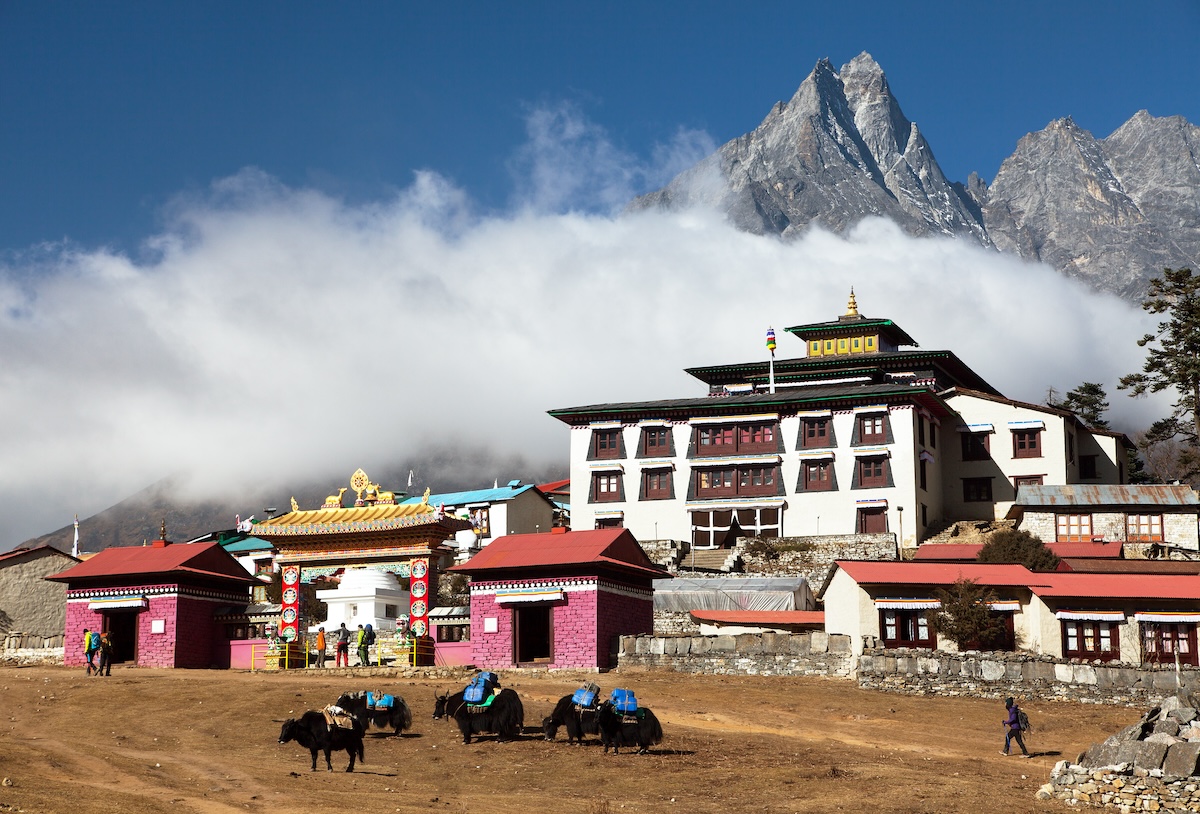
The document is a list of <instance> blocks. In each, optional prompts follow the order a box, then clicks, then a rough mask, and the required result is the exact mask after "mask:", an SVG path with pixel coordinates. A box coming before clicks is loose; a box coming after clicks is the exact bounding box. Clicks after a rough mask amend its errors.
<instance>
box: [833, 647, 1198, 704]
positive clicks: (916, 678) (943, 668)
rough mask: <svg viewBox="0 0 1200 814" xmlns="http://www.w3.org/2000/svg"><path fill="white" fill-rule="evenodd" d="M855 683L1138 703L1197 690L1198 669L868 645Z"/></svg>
mask: <svg viewBox="0 0 1200 814" xmlns="http://www.w3.org/2000/svg"><path fill="white" fill-rule="evenodd" d="M857 678H858V684H859V686H860V687H864V688H869V689H877V690H885V691H889V692H899V693H905V694H909V695H972V696H976V697H980V698H1004V697H1007V696H1010V695H1014V696H1018V697H1020V698H1036V699H1041V700H1050V701H1082V702H1085V703H1095V704H1126V705H1131V706H1145V705H1148V704H1150V703H1154V702H1156V701H1157V700H1159V699H1161V698H1164V697H1166V696H1168V695H1171V694H1173V693H1175V692H1176V691H1178V690H1179V689H1183V690H1185V691H1188V692H1196V691H1198V690H1200V670H1197V669H1196V668H1195V667H1184V668H1182V669H1181V670H1180V671H1179V672H1178V673H1176V671H1175V667H1174V665H1172V666H1170V667H1167V666H1163V667H1161V668H1159V667H1147V666H1139V667H1135V666H1132V665H1127V664H1112V663H1108V664H1106V663H1103V662H1081V661H1079V660H1069V661H1068V660H1064V659H1056V658H1053V657H1050V656H1036V655H1032V654H1028V653H1002V652H995V653H978V652H966V653H949V652H945V651H941V650H907V649H900V650H874V651H869V652H867V653H864V654H863V655H862V656H859V658H858V672H857Z"/></svg>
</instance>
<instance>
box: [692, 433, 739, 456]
mask: <svg viewBox="0 0 1200 814" xmlns="http://www.w3.org/2000/svg"><path fill="white" fill-rule="evenodd" d="M736 438H737V436H736V434H735V433H734V429H733V427H701V428H700V429H698V430H696V454H697V455H728V454H730V453H732V452H733V451H734V450H735V446H734V441H735V439H736Z"/></svg>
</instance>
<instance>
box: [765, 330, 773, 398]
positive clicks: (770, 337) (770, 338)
mask: <svg viewBox="0 0 1200 814" xmlns="http://www.w3.org/2000/svg"><path fill="white" fill-rule="evenodd" d="M767 350H769V351H771V362H770V372H771V392H772V393H774V392H775V329H774V328H767Z"/></svg>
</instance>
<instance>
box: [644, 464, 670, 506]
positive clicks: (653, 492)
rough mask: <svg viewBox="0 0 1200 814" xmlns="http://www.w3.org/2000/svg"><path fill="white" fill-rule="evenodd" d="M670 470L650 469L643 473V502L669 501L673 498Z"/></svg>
mask: <svg viewBox="0 0 1200 814" xmlns="http://www.w3.org/2000/svg"><path fill="white" fill-rule="evenodd" d="M672 475H673V473H672V472H671V470H670V469H650V470H647V471H645V472H643V473H642V499H643V500H669V499H670V498H671V497H672V492H671V478H672Z"/></svg>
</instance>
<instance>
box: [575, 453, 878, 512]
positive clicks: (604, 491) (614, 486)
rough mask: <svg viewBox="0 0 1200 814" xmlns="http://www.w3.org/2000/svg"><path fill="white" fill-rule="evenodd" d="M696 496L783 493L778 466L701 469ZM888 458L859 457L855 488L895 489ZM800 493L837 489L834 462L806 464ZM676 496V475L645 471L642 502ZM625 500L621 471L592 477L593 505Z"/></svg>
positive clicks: (697, 473)
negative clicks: (890, 487)
mask: <svg viewBox="0 0 1200 814" xmlns="http://www.w3.org/2000/svg"><path fill="white" fill-rule="evenodd" d="M692 485H693V487H694V490H695V496H696V497H698V498H705V497H738V496H747V497H749V496H765V495H778V494H782V491H781V490H780V489H779V486H780V479H779V467H778V466H777V465H766V466H755V465H743V466H727V467H720V468H712V469H707V468H706V469H698V470H696V471H695V472H693V473H692ZM892 485H893V483H892V477H891V471H890V466H889V462H888V459H887V458H886V457H883V456H869V457H862V458H858V459H857V460H856V461H855V464H854V480H853V483H852V484H851V488H854V489H877V488H884V487H888V486H892ZM796 488H797V491H806V492H826V491H835V490H836V489H837V477H836V475H835V473H834V469H833V461H831V460H818V461H806V462H804V464H803V465H802V466H801V470H800V482H799V483H798V484H797V487H796ZM674 497H675V494H674V473H673V470H670V469H647V470H645V471H643V472H642V479H641V497H640V499H641V500H670V499H673V498H674ZM624 500H625V494H624V490H623V477H622V475H621V473H620V472H595V473H593V474H592V502H594V503H608V502H620V501H624Z"/></svg>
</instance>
